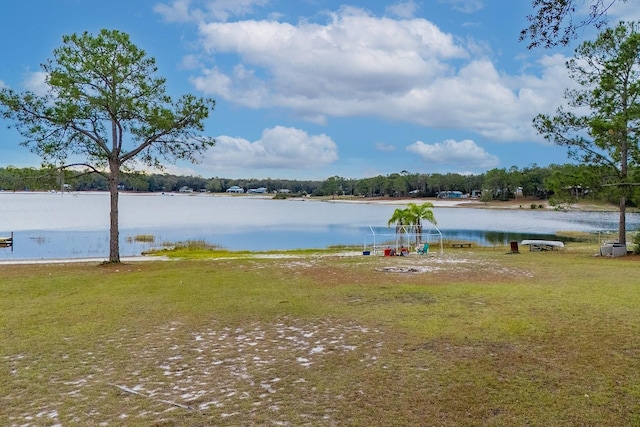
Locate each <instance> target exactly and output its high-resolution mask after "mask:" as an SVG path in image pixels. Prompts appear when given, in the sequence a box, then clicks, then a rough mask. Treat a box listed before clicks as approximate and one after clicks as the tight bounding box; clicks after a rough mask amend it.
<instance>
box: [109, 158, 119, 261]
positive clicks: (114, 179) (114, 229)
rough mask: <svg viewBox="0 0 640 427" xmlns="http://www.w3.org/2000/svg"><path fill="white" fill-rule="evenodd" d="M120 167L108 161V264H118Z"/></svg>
mask: <svg viewBox="0 0 640 427" xmlns="http://www.w3.org/2000/svg"><path fill="white" fill-rule="evenodd" d="M119 175H120V167H119V165H118V163H117V162H115V161H112V160H109V193H110V195H111V210H110V213H109V219H110V224H109V226H110V227H109V262H111V263H119V262H120V240H119V239H120V230H119V227H118V176H119Z"/></svg>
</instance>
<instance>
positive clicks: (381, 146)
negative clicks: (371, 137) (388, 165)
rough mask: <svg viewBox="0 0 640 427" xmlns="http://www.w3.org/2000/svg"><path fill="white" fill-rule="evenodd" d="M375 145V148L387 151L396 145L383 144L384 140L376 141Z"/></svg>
mask: <svg viewBox="0 0 640 427" xmlns="http://www.w3.org/2000/svg"><path fill="white" fill-rule="evenodd" d="M375 147H376V150H378V151H383V152H387V153H388V152H391V151H395V150H396V147H395V146H394V145H391V144H385V143H384V142H376V143H375Z"/></svg>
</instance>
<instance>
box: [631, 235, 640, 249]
mask: <svg viewBox="0 0 640 427" xmlns="http://www.w3.org/2000/svg"><path fill="white" fill-rule="evenodd" d="M631 241H632V242H633V245H634V246H633V253H634V254H640V229H639V230H636V232H635V233H634V234H633V238H632V239H631Z"/></svg>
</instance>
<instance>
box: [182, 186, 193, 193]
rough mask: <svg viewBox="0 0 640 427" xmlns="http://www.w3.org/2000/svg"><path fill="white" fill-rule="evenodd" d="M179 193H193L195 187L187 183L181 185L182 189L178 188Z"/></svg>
mask: <svg viewBox="0 0 640 427" xmlns="http://www.w3.org/2000/svg"><path fill="white" fill-rule="evenodd" d="M178 192H179V193H193V188H191V187H187V186H186V185H185V186H184V187H180V189H179V190H178Z"/></svg>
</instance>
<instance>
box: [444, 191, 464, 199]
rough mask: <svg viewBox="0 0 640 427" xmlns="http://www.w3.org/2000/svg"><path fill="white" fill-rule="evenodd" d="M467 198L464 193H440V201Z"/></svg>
mask: <svg viewBox="0 0 640 427" xmlns="http://www.w3.org/2000/svg"><path fill="white" fill-rule="evenodd" d="M465 197H466V196H465V195H464V194H463V193H462V191H441V192H439V193H438V198H439V199H464V198H465Z"/></svg>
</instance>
